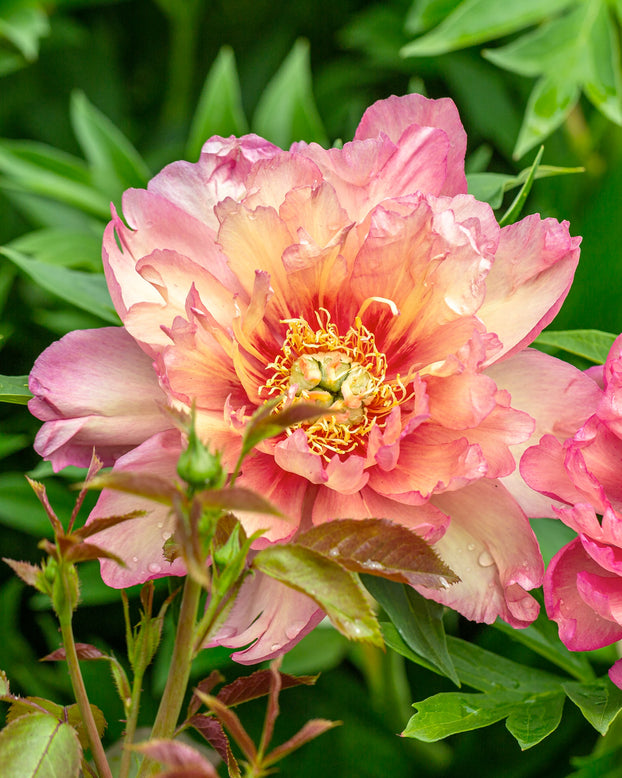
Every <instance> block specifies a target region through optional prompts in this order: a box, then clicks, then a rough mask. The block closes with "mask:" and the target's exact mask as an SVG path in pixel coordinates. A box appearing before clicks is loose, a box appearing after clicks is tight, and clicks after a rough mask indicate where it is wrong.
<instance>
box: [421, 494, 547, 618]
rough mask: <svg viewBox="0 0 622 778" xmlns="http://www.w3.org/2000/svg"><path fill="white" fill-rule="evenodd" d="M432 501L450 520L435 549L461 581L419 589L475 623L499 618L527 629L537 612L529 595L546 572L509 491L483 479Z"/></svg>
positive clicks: (525, 521)
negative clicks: (500, 526)
mask: <svg viewBox="0 0 622 778" xmlns="http://www.w3.org/2000/svg"><path fill="white" fill-rule="evenodd" d="M433 503H434V505H435V506H436V507H437V508H440V509H441V510H442V511H443V512H444V513H446V514H447V515H448V516H449V517H450V524H449V527H448V529H447V531H446V532H445V534H444V535H443V537H442V538H441V539H440V540H439V541H438V543H436V544H435V546H434V548H435V550H436V551H437V552H438V553H439V554H440V556H441V557H442V559H443V560H444V561H445V562H447V564H448V565H449V566H450V567H451V569H452V570H453V571H454V572H455V573H456V574H457V575H458V576H459V577H460V579H461V581H460V583H457V584H454V585H452V586H450V587H449V588H448V589H444V590H441V591H431V590H421V591H422V592H423V593H424V594H425V596H426V597H430V598H431V599H434V600H436V601H437V602H442V603H444V604H445V605H449V606H450V607H451V608H454V609H455V610H457V611H458V612H459V613H462V615H464V616H466V617H467V618H469V619H472V620H473V621H483V622H486V623H487V624H490V623H492V622H493V621H494V620H495V619H496V618H497V617H500V618H502V619H503V620H504V621H507V622H508V623H509V624H511V625H512V626H513V627H525V626H527V625H528V624H529V623H530V622H531V621H533V619H534V618H535V617H536V616H537V614H538V604H537V602H536V601H535V600H534V599H533V598H532V597H531V595H529V594H528V593H527V591H528V590H529V589H533V588H535V587H537V586H540V584H541V583H542V576H543V573H544V570H543V563H542V557H541V556H540V550H539V548H538V543H537V541H536V538H535V535H534V534H533V531H532V530H531V527H530V526H529V522H528V521H527V518H526V517H525V515H524V514H523V512H522V511H521V510H520V508H518V506H517V505H516V503H515V502H514V500H513V499H512V498H511V496H510V495H509V493H508V492H507V491H506V490H505V489H504V487H503V486H502V484H501V483H500V482H499V481H489V480H481V481H478V482H476V483H474V484H471V485H470V486H467V487H465V488H464V489H462V490H460V491H459V492H445V493H443V494H438V495H435V497H434V498H433ZM500 516H503V533H500V532H499V517H500Z"/></svg>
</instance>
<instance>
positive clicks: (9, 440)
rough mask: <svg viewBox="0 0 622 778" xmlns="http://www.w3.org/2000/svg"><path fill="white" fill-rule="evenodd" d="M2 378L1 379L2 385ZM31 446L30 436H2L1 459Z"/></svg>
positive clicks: (0, 445) (0, 444)
mask: <svg viewBox="0 0 622 778" xmlns="http://www.w3.org/2000/svg"><path fill="white" fill-rule="evenodd" d="M1 382H2V377H0V383H1ZM2 400H3V398H2V395H1V394H0V401H2ZM29 444H30V437H29V436H28V435H6V434H2V435H0V459H2V458H3V457H8V456H9V455H10V454H13V453H14V452H15V451H21V449H23V448H26V446H28V445H29Z"/></svg>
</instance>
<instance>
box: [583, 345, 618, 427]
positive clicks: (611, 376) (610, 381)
mask: <svg viewBox="0 0 622 778" xmlns="http://www.w3.org/2000/svg"><path fill="white" fill-rule="evenodd" d="M591 370H592V371H596V370H602V382H603V388H604V389H605V394H604V396H603V399H602V401H601V404H600V405H599V407H598V416H599V418H600V419H602V420H603V421H604V422H605V423H606V424H607V426H608V427H609V428H610V429H611V430H612V431H613V432H614V433H615V434H616V435H617V436H618V437H620V438H622V335H619V336H618V337H617V338H616V340H615V342H614V343H613V345H612V346H611V348H610V349H609V354H608V355H607V360H606V362H605V364H604V366H603V367H600V366H598V367H596V368H591ZM593 377H594V380H597V378H596V377H595V376H593Z"/></svg>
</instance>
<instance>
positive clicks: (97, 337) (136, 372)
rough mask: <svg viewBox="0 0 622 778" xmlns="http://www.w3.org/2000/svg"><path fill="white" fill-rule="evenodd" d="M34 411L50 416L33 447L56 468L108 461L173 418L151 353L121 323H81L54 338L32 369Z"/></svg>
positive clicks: (164, 427)
mask: <svg viewBox="0 0 622 778" xmlns="http://www.w3.org/2000/svg"><path fill="white" fill-rule="evenodd" d="M29 386H30V391H31V392H32V393H33V395H34V398H33V399H32V400H31V401H30V403H29V409H30V412H31V413H32V414H33V415H34V416H36V417H37V418H39V419H41V420H42V421H44V422H46V423H45V424H44V425H43V427H42V428H41V429H40V430H39V433H38V434H37V438H36V442H35V449H36V451H37V452H38V453H39V454H41V456H43V457H45V458H46V459H49V460H50V461H51V462H52V464H53V466H54V469H55V470H60V469H61V468H63V467H66V466H67V465H77V466H78V467H87V466H88V464H89V462H90V460H91V455H92V452H93V447H95V448H96V450H97V453H98V455H99V457H100V458H101V459H102V461H103V462H104V464H105V465H111V464H112V463H113V462H114V461H115V459H117V458H118V457H119V456H120V455H121V454H124V453H125V452H127V451H129V450H130V449H131V448H133V447H134V446H136V445H138V444H139V443H141V442H142V441H143V440H145V438H148V437H149V436H151V435H153V434H154V433H156V432H159V431H161V430H165V429H167V428H169V427H170V426H171V423H170V420H169V419H168V418H167V417H166V414H165V413H164V410H163V409H164V406H165V404H166V396H165V394H164V393H163V392H162V390H161V389H160V387H159V386H158V382H157V377H156V374H155V372H154V370H153V366H152V364H151V360H150V359H149V358H148V357H147V356H146V355H145V354H144V353H143V352H142V351H141V350H140V349H139V348H138V346H137V345H136V343H135V342H134V341H133V340H132V338H131V337H130V336H129V335H128V334H127V333H126V332H125V331H124V330H123V329H122V328H120V327H119V328H117V327H104V328H102V329H98V330H76V331H75V332H70V333H69V334H68V335H65V336H64V337H63V338H61V340H59V341H57V342H56V343H52V345H51V346H49V347H48V348H47V349H46V350H45V351H44V352H43V354H41V356H39V358H38V359H37V360H36V362H35V364H34V367H33V369H32V372H31V375H30V382H29Z"/></svg>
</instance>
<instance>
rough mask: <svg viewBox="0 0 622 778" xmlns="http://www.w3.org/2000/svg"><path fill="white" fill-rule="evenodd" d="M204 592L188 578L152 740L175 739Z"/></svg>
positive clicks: (146, 772) (146, 770) (144, 772)
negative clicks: (200, 603) (200, 602)
mask: <svg viewBox="0 0 622 778" xmlns="http://www.w3.org/2000/svg"><path fill="white" fill-rule="evenodd" d="M201 591H202V589H201V585H200V584H198V583H197V582H196V581H194V580H193V579H192V578H191V577H190V576H189V575H188V576H186V582H185V584H184V593H183V596H182V600H181V607H180V611H179V621H178V623H177V634H176V636H175V647H174V648H173V656H172V657H171V664H170V671H169V674H168V678H167V679H166V686H165V688H164V694H163V695H162V699H161V700H160V707H159V708H158V715H157V716H156V720H155V723H154V725H153V729H152V730H151V739H152V740H154V739H159V738H170V737H172V736H173V733H174V732H175V727H176V726H177V720H178V719H179V713H180V711H181V706H182V704H183V701H184V696H185V694H186V687H187V685H188V679H189V677H190V666H191V664H192V659H193V654H194V632H195V626H196V619H197V612H198V609H199V600H200V598H201ZM150 772H151V768H150V767H149V765H148V764H147V765H146V766H145V765H143V769H142V770H141V771H140V776H146V775H149V774H150Z"/></svg>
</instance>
